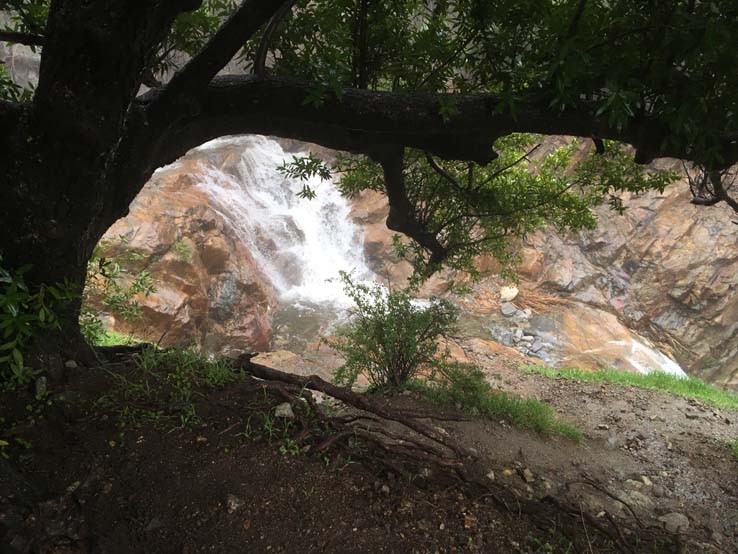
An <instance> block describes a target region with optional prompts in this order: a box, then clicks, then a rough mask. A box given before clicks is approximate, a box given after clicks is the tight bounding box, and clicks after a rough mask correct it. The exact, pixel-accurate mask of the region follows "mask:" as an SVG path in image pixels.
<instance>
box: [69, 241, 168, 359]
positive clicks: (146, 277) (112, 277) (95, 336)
mask: <svg viewBox="0 0 738 554" xmlns="http://www.w3.org/2000/svg"><path fill="white" fill-rule="evenodd" d="M119 240H120V243H121V245H122V246H126V244H127V243H128V240H127V239H126V238H125V237H124V236H121V237H119ZM115 246H116V245H115V243H114V242H113V241H111V240H106V241H101V242H100V244H99V245H98V246H97V247H96V248H95V251H94V252H93V254H92V257H91V258H90V260H89V262H88V263H87V279H86V284H85V290H84V292H83V295H82V308H81V311H80V316H79V325H80V329H81V331H82V335H83V336H84V337H85V339H86V340H87V342H89V343H90V344H95V345H101V346H104V345H105V344H106V343H105V341H106V338H107V337H106V331H105V328H104V326H103V323H102V321H101V320H100V317H99V311H100V309H102V310H107V311H109V312H110V313H112V314H115V315H116V316H117V317H120V318H121V319H124V320H126V321H136V320H138V319H140V318H141V315H142V312H141V306H140V305H139V303H138V300H136V296H138V295H142V296H149V295H150V294H152V293H154V292H156V286H155V284H154V280H153V278H152V276H151V274H150V273H149V272H147V271H132V270H130V269H128V267H129V266H130V265H131V264H134V263H136V262H140V261H141V254H139V253H137V252H135V251H128V252H124V253H123V254H120V255H118V256H113V257H106V256H104V255H103V252H104V251H107V250H111V249H114V247H115Z"/></svg>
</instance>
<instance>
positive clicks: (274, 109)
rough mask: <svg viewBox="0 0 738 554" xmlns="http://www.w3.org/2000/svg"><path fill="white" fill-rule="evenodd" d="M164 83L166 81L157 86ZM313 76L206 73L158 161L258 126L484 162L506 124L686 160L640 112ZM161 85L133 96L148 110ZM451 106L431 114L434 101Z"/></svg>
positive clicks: (320, 139) (727, 155)
mask: <svg viewBox="0 0 738 554" xmlns="http://www.w3.org/2000/svg"><path fill="white" fill-rule="evenodd" d="M164 90H166V89H164ZM321 90H322V87H321V86H320V85H319V84H318V83H313V82H310V81H301V80H296V79H282V78H275V77H269V78H265V79H258V78H255V77H254V76H245V75H244V76H224V77H217V78H215V79H214V80H213V81H212V82H211V83H210V84H209V85H208V86H207V87H206V88H205V89H204V90H203V92H202V94H201V95H200V98H199V99H196V104H193V105H192V106H190V115H189V116H187V117H183V118H181V119H180V120H179V121H178V122H177V123H176V124H174V125H173V126H171V128H170V129H167V130H165V132H164V133H163V135H162V136H161V141H160V142H161V144H160V145H158V146H157V151H156V153H155V154H156V157H157V158H158V159H157V160H156V162H157V164H158V165H162V164H164V163H169V162H171V161H172V160H174V159H176V158H178V157H179V156H181V155H182V154H183V153H184V152H186V151H187V150H189V149H190V148H193V147H195V146H198V145H199V144H202V143H203V142H206V141H208V140H211V139H213V138H216V137H219V136H223V135H230V134H243V133H259V134H265V135H276V136H281V137H285V138H294V139H299V140H304V141H308V142H315V143H319V144H322V145H324V146H327V147H329V148H335V149H337V150H344V151H350V152H363V153H366V152H368V151H369V150H371V149H372V148H374V147H377V146H382V147H384V146H388V145H394V146H409V147H412V148H418V149H421V150H426V151H428V152H430V153H431V154H433V155H435V156H438V157H440V158H444V159H456V160H469V161H475V162H477V163H479V164H482V165H484V164H486V163H488V162H490V161H491V160H493V159H494V158H495V157H496V154H495V153H494V152H493V150H492V144H493V143H494V141H495V140H496V138H498V137H500V136H504V135H507V134H510V133H513V132H522V133H525V132H528V133H539V134H545V135H556V134H558V135H572V136H579V137H589V136H592V134H593V133H594V134H596V136H598V137H601V138H606V139H613V140H618V141H621V142H625V143H629V144H631V145H633V146H634V147H635V148H636V159H637V161H639V162H642V163H646V162H648V161H650V160H652V159H653V158H656V157H674V158H682V159H689V158H690V156H691V153H690V151H689V149H688V147H687V146H684V147H681V148H675V147H674V146H672V145H673V144H674V142H673V141H666V140H665V139H666V138H667V137H668V136H669V131H668V129H667V128H665V127H664V126H663V125H661V124H660V123H659V122H658V121H656V120H654V119H653V118H649V117H648V116H637V117H635V118H634V119H633V120H632V122H631V123H630V125H628V126H626V127H623V128H617V127H614V126H611V125H610V124H609V123H608V122H607V119H606V118H601V117H597V116H596V111H597V110H596V105H595V104H592V105H587V104H582V105H581V107H579V108H567V109H564V110H562V111H554V110H551V109H550V107H549V106H548V103H547V102H546V101H545V100H540V99H532V100H526V99H520V100H519V101H518V102H517V106H518V107H517V110H516V117H513V116H512V115H510V114H508V113H505V112H499V111H498V110H497V109H496V108H497V106H498V105H499V104H500V102H501V99H500V98H499V97H498V96H497V95H495V94H492V93H477V94H456V95H451V94H448V95H444V94H424V93H415V94H413V93H393V92H379V91H370V90H358V89H344V90H343V91H342V92H341V93H340V96H336V94H334V93H333V92H332V91H326V92H323V93H322V96H320V97H319V98H317V99H316V91H321ZM161 93H162V89H155V90H152V91H151V92H150V93H148V94H147V95H144V96H143V97H141V98H140V99H139V105H140V106H141V107H142V108H144V109H146V110H148V109H149V108H150V106H151V105H152V104H153V103H154V102H155V101H156V99H157V97H158V95H160V94H161ZM449 101H452V102H453V103H454V106H455V107H456V108H457V110H456V112H455V113H454V114H453V115H450V116H449V117H446V118H443V117H441V109H440V108H441V104H442V102H449ZM721 156H722V159H723V160H725V162H724V163H725V164H726V166H729V165H732V163H735V162H736V161H738V143H735V142H733V141H732V140H730V139H729V138H726V139H725V140H724V142H723V151H722V152H721Z"/></svg>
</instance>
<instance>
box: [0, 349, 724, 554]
mask: <svg viewBox="0 0 738 554" xmlns="http://www.w3.org/2000/svg"><path fill="white" fill-rule="evenodd" d="M484 365H485V367H486V368H487V370H488V372H489V374H490V377H491V379H492V380H493V382H495V383H496V384H498V385H499V387H500V388H502V389H504V390H508V391H511V392H515V393H519V394H521V395H525V396H533V397H537V398H539V399H541V400H544V401H546V402H549V403H551V405H552V406H553V407H554V408H555V409H556V411H557V412H559V413H560V414H561V415H562V416H563V417H565V418H566V419H568V420H570V421H572V422H574V423H576V424H577V425H579V426H580V427H581V428H582V429H583V430H584V431H585V433H586V435H587V440H586V441H585V442H584V443H582V444H580V445H577V444H575V443H573V442H571V441H569V440H566V439H561V438H546V437H540V436H538V435H536V434H533V433H530V432H527V431H523V430H520V429H516V428H514V427H511V426H510V425H509V424H507V423H506V422H504V421H490V420H488V419H483V418H478V417H477V418H470V419H469V420H467V421H441V420H433V422H432V423H433V424H434V425H436V426H437V427H439V428H443V429H444V430H445V431H446V432H448V433H449V434H451V435H452V436H454V437H455V438H457V440H459V441H460V442H462V443H463V444H465V445H466V446H467V447H469V448H473V449H475V450H476V451H477V452H478V454H479V458H480V460H479V463H480V464H481V465H482V466H483V468H484V470H485V471H488V475H489V476H488V479H489V480H490V483H492V484H493V485H494V486H495V487H499V488H501V489H505V490H506V491H508V492H509V493H510V495H508V496H512V497H513V498H516V497H517V498H520V499H539V500H540V501H541V502H547V501H549V499H552V498H553V499H560V500H561V501H566V502H568V503H570V504H573V505H578V506H580V507H581V510H582V512H583V513H584V512H585V511H586V512H587V513H589V514H593V515H594V516H596V517H600V518H613V519H614V520H615V521H617V522H618V524H619V527H620V528H622V530H623V533H631V534H633V533H636V534H638V533H643V537H644V540H643V543H642V549H640V550H639V549H638V548H636V550H634V551H638V552H726V553H731V554H732V553H734V552H737V551H738V547H737V545H738V461H736V460H735V459H734V458H732V457H731V455H730V453H729V451H728V449H727V447H725V445H724V443H723V442H721V441H724V440H727V439H733V438H736V437H738V413H735V412H728V411H720V410H714V409H712V408H709V407H706V406H703V405H701V404H699V403H697V402H691V401H687V400H684V399H682V398H676V397H673V396H670V395H666V394H662V393H658V392H652V391H643V390H638V389H632V388H624V387H619V386H612V385H603V386H600V385H599V384H585V383H576V382H568V381H560V380H550V379H547V378H544V377H541V376H534V375H525V374H522V373H521V372H520V371H519V370H518V369H517V368H516V367H515V366H514V365H513V364H511V363H507V362H505V361H504V360H502V359H486V360H484ZM111 386H112V383H111V380H110V377H109V376H108V375H107V374H105V373H103V372H100V371H98V370H84V369H78V370H74V371H73V372H70V375H69V376H68V382H67V383H66V384H65V385H64V386H63V387H62V386H60V387H57V388H56V389H55V391H54V392H55V398H56V400H55V401H54V402H52V405H51V406H45V408H43V410H42V409H41V408H39V407H37V406H35V405H34V404H33V403H31V411H29V410H28V409H27V408H26V403H27V399H26V398H19V397H17V396H15V397H9V396H6V397H3V398H1V399H0V417H1V418H4V420H0V422H2V427H1V428H0V439H4V440H6V441H8V442H10V443H11V447H10V448H8V449H6V453H7V454H8V456H9V459H8V460H4V459H3V462H2V463H0V552H2V553H3V554H4V553H14V554H17V553H19V552H21V553H28V552H38V553H56V554H62V553H66V554H72V553H82V552H84V553H100V554H108V553H121V554H122V553H139V552H140V553H153V554H159V553H161V554H164V553H167V554H169V553H173V554H174V553H176V554H184V553H187V554H191V553H199V552H222V553H242V552H259V553H261V552H283V553H288V552H289V553H293V552H294V553H298V552H299V553H306V552H332V553H353V552H366V553H374V552H387V553H389V552H396V553H413V552H416V553H432V552H488V553H497V552H499V553H507V552H510V553H515V552H526V553H541V554H543V553H553V552H561V553H564V552H570V553H573V552H586V553H588V554H595V553H600V552H612V551H614V546H613V545H612V543H611V542H609V541H608V540H607V538H606V537H603V536H602V535H601V534H598V533H597V531H596V529H594V528H593V527H591V526H590V525H588V524H587V523H586V521H585V520H584V517H583V518H582V521H581V522H580V523H581V524H580V525H578V526H576V527H572V522H571V518H569V520H568V521H567V522H565V521H563V520H561V521H560V520H559V519H557V518H555V517H551V516H550V513H551V512H550V511H548V512H546V514H548V515H546V516H545V517H543V516H541V515H540V514H538V515H537V514H534V513H533V514H531V513H528V514H526V513H520V512H516V510H515V507H514V506H508V508H509V509H504V508H503V507H501V506H500V505H499V504H497V503H495V502H494V501H493V499H492V498H490V497H489V496H488V495H483V494H479V492H478V491H474V490H471V489H468V488H466V487H464V486H463V484H462V483H460V482H458V481H454V480H453V479H452V478H451V477H449V476H444V475H440V474H438V475H435V474H434V475H430V474H425V475H423V474H418V475H416V476H415V478H412V479H408V477H407V473H406V472H403V471H401V470H398V471H393V470H392V469H391V468H392V464H393V462H392V461H391V460H386V459H382V457H381V455H380V453H373V454H372V453H368V452H367V451H366V450H354V449H352V448H351V447H350V446H343V447H339V446H337V447H336V448H333V449H331V450H329V451H328V452H327V454H326V455H315V454H313V453H311V452H307V453H304V452H295V451H294V450H291V449H290V448H285V446H289V442H286V441H285V437H284V436H281V437H272V438H271V439H270V438H269V436H268V435H267V433H265V431H264V429H263V417H264V414H266V413H270V411H271V410H273V406H274V405H275V404H278V403H279V402H281V400H280V399H279V398H277V397H275V396H274V395H272V394H265V393H263V392H261V391H259V390H257V389H255V388H254V387H253V386H244V385H243V384H241V385H238V386H233V387H229V388H228V389H225V390H220V391H214V392H213V391H210V392H208V391H199V392H198V394H197V402H196V406H197V411H198V414H199V415H200V420H201V423H200V424H198V425H197V426H195V427H193V428H177V426H176V425H173V424H171V423H170V424H168V425H164V426H162V425H153V424H146V425H142V426H137V427H136V426H133V427H130V426H129V427H126V428H123V429H121V426H120V421H119V419H118V418H117V417H116V415H115V414H113V413H110V412H106V411H105V410H103V409H102V408H100V404H99V403H96V402H95V401H96V400H97V399H98V398H99V397H100V396H102V395H105V394H107V393H108V391H109V390H110V388H111ZM59 393H63V397H64V399H63V400H62V399H59ZM384 401H385V402H387V403H388V405H390V406H395V407H412V408H414V409H417V408H423V409H425V410H429V409H435V408H433V407H431V406H428V405H427V403H425V401H424V400H423V399H421V398H418V397H416V396H415V395H408V394H398V395H394V396H390V397H387V398H385V399H384ZM34 411H38V412H40V413H38V414H36V415H34V416H32V417H29V414H30V413H32V412H34ZM452 411H454V410H452ZM16 439H21V442H20V443H19V442H18V441H17V440H16ZM21 443H22V444H21ZM26 447H27V448H26ZM0 459H1V458H0ZM398 467H399V464H398ZM674 513H678V514H682V515H683V516H685V517H686V518H687V520H688V522H689V523H688V528H686V529H679V530H678V532H676V533H672V532H670V531H667V530H666V529H663V527H664V523H663V522H660V521H659V520H658V518H659V517H661V516H664V515H666V514H674ZM679 521H681V520H679ZM575 523H576V521H575ZM654 537H656V538H657V540H654V539H653V538H654ZM631 538H632V537H631ZM636 542H637V541H636Z"/></svg>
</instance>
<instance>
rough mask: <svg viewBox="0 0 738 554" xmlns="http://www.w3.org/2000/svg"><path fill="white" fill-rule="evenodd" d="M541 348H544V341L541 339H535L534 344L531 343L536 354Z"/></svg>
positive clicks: (532, 350) (531, 347) (531, 348)
mask: <svg viewBox="0 0 738 554" xmlns="http://www.w3.org/2000/svg"><path fill="white" fill-rule="evenodd" d="M541 348H543V343H542V342H541V341H540V340H539V339H536V340H534V341H533V344H531V345H530V351H531V352H533V353H534V354H535V353H536V352H538V351H539V350H540V349H541Z"/></svg>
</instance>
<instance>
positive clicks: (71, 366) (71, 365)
mask: <svg viewBox="0 0 738 554" xmlns="http://www.w3.org/2000/svg"><path fill="white" fill-rule="evenodd" d="M64 367H66V368H67V369H77V362H75V361H74V360H67V361H66V362H64Z"/></svg>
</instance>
